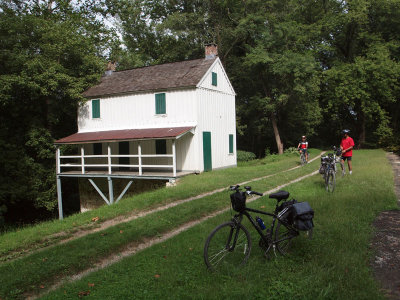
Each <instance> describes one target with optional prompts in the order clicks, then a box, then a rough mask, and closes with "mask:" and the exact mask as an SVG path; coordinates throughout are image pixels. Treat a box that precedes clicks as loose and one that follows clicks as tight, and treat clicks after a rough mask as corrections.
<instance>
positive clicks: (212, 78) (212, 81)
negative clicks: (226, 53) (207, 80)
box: [211, 72, 218, 86]
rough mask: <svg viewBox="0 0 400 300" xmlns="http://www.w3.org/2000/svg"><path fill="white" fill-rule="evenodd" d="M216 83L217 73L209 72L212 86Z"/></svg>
mask: <svg viewBox="0 0 400 300" xmlns="http://www.w3.org/2000/svg"><path fill="white" fill-rule="evenodd" d="M217 83H218V77H217V73H215V72H212V73H211V84H212V85H213V86H217Z"/></svg>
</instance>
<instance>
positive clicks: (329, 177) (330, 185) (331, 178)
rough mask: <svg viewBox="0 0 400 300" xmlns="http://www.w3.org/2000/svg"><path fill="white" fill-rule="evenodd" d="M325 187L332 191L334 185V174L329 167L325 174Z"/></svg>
mask: <svg viewBox="0 0 400 300" xmlns="http://www.w3.org/2000/svg"><path fill="white" fill-rule="evenodd" d="M325 180H326V181H325V188H326V190H327V191H328V192H331V193H332V192H333V191H334V190H335V186H336V175H335V172H334V171H333V170H332V169H331V170H329V173H328V174H327V177H326V179H325Z"/></svg>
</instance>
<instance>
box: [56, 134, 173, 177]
mask: <svg viewBox="0 0 400 300" xmlns="http://www.w3.org/2000/svg"><path fill="white" fill-rule="evenodd" d="M80 152H81V153H80V155H61V153H60V148H57V151H56V162H57V174H60V173H61V170H62V168H79V169H80V172H81V173H82V174H85V172H86V171H87V170H88V169H89V168H106V169H107V172H108V174H112V172H113V169H114V170H115V168H120V167H126V168H137V169H138V171H139V175H143V169H144V168H155V169H171V170H172V173H173V176H176V151H175V140H172V154H142V153H141V152H142V151H141V147H140V144H139V147H138V154H112V153H111V147H110V146H109V145H108V153H107V154H102V155H85V150H84V147H81V151H80ZM99 158H103V159H104V158H107V163H93V160H96V159H99ZM113 158H137V161H138V163H137V164H130V163H127V164H120V163H117V164H116V163H112V159H113ZM146 158H163V159H165V158H167V159H168V158H172V163H169V164H168V163H167V164H143V159H146ZM87 159H89V160H87ZM65 160H70V161H71V160H72V161H73V162H68V163H67V162H65Z"/></svg>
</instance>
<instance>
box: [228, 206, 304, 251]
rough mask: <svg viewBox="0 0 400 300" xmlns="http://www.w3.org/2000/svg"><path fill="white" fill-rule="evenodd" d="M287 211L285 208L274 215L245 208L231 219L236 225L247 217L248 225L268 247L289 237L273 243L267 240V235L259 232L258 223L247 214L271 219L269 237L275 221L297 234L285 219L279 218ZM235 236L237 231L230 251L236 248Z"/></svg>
mask: <svg viewBox="0 0 400 300" xmlns="http://www.w3.org/2000/svg"><path fill="white" fill-rule="evenodd" d="M288 209H289V208H288V207H286V208H285V209H283V210H282V211H281V212H280V213H279V214H278V215H276V214H275V213H269V212H266V211H261V210H258V209H253V208H248V207H246V208H245V210H244V211H242V212H240V213H238V214H236V215H235V216H234V217H233V219H234V220H235V222H236V223H241V222H242V219H243V215H245V216H246V217H247V219H248V220H249V221H250V223H251V224H252V225H253V227H254V228H255V229H256V230H257V232H258V234H259V235H260V237H261V239H262V240H263V241H264V243H265V244H266V245H269V244H272V245H275V244H276V243H280V242H282V241H284V240H287V239H290V238H291V237H287V238H283V239H280V240H278V241H273V240H272V239H271V240H268V239H267V235H265V234H264V232H263V231H262V230H261V228H260V226H258V223H257V222H256V221H255V220H254V218H253V217H252V216H251V214H250V213H249V212H253V213H258V214H262V215H266V216H269V217H272V223H271V227H270V229H269V230H270V236H271V237H272V234H273V232H274V229H275V223H276V220H278V221H279V222H281V223H282V224H283V225H284V226H286V227H287V228H289V229H290V230H292V231H293V232H296V233H297V234H298V231H297V230H296V229H295V228H294V227H293V226H292V225H290V224H289V223H288V222H286V220H285V219H282V218H281V216H282V215H284V214H285V213H286V211H287V210H288ZM275 211H276V208H275ZM237 218H239V221H238V220H237ZM231 234H232V233H231ZM237 235H238V231H236V236H235V240H234V243H233V245H232V247H231V249H233V248H235V246H236V239H237ZM231 238H232V236H230V237H229V241H230V240H231Z"/></svg>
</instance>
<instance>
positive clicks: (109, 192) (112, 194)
mask: <svg viewBox="0 0 400 300" xmlns="http://www.w3.org/2000/svg"><path fill="white" fill-rule="evenodd" d="M107 180H108V196H109V199H110V200H109V201H110V204H113V203H114V190H113V182H112V178H111V177H108V178H107Z"/></svg>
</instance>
